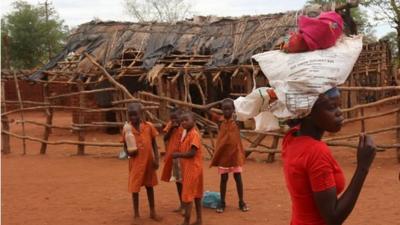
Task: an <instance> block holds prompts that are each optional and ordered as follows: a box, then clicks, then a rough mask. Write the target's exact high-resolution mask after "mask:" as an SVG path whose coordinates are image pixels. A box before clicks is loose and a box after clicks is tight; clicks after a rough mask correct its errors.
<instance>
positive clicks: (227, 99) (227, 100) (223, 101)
mask: <svg viewBox="0 0 400 225" xmlns="http://www.w3.org/2000/svg"><path fill="white" fill-rule="evenodd" d="M225 103H230V104H231V105H232V107H233V108H235V103H234V102H233V99H231V98H225V99H223V100H222V102H221V106H222V104H225Z"/></svg>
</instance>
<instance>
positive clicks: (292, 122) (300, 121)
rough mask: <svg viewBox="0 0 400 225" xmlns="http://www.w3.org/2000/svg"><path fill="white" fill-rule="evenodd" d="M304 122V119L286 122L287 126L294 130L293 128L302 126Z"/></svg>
mask: <svg viewBox="0 0 400 225" xmlns="http://www.w3.org/2000/svg"><path fill="white" fill-rule="evenodd" d="M303 121H304V118H300V119H288V120H286V121H285V122H286V124H287V125H288V126H289V127H290V128H292V127H295V126H298V125H300V124H301V123H302V122H303Z"/></svg>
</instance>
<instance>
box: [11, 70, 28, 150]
mask: <svg viewBox="0 0 400 225" xmlns="http://www.w3.org/2000/svg"><path fill="white" fill-rule="evenodd" d="M14 82H15V88H16V90H17V96H18V101H19V108H20V109H21V110H23V109H24V105H23V104H22V98H21V91H20V89H19V84H18V79H17V75H16V73H15V71H14ZM20 117H21V120H22V121H24V113H23V112H22V111H21V112H20ZM21 127H22V135H23V136H25V124H23V123H22V124H21ZM22 154H23V155H25V154H26V141H25V139H22Z"/></svg>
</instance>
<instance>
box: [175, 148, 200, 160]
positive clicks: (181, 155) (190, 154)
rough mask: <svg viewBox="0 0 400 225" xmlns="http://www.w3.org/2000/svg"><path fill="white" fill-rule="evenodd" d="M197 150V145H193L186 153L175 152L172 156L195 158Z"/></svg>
mask: <svg viewBox="0 0 400 225" xmlns="http://www.w3.org/2000/svg"><path fill="white" fill-rule="evenodd" d="M196 152H197V147H196V146H194V145H192V147H191V148H190V151H188V152H185V153H180V152H174V153H172V158H174V159H176V158H185V159H189V158H193V157H194V156H195V155H196Z"/></svg>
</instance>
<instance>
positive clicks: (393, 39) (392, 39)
mask: <svg viewBox="0 0 400 225" xmlns="http://www.w3.org/2000/svg"><path fill="white" fill-rule="evenodd" d="M380 40H383V41H388V42H389V46H390V49H391V50H392V57H393V59H394V58H396V57H397V55H398V54H399V51H398V49H397V33H396V32H395V31H392V32H389V33H387V34H386V35H385V36H383V37H382V38H381V39H380Z"/></svg>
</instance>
